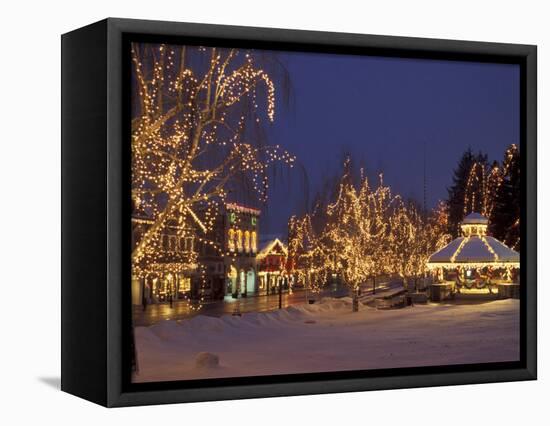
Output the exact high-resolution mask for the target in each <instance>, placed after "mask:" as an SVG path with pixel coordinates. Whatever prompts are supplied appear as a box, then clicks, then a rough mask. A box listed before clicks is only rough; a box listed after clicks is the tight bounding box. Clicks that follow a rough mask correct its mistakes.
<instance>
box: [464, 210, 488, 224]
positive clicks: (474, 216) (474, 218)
mask: <svg viewBox="0 0 550 426" xmlns="http://www.w3.org/2000/svg"><path fill="white" fill-rule="evenodd" d="M488 223H489V219H487V218H486V217H485V216H483V215H481V214H479V213H475V212H474V213H470V214H469V215H468V216H466V217H465V218H464V219H463V220H462V224H463V225H487V224H488Z"/></svg>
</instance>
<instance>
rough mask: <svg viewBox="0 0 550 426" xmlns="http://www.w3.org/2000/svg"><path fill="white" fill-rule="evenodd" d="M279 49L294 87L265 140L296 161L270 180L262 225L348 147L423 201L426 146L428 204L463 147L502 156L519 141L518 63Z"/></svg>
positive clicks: (330, 170)
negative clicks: (284, 173)
mask: <svg viewBox="0 0 550 426" xmlns="http://www.w3.org/2000/svg"><path fill="white" fill-rule="evenodd" d="M277 57H278V59H279V60H280V61H281V62H282V63H283V64H284V67H285V68H286V69H287V71H288V74H289V76H290V81H291V86H292V90H291V97H290V102H288V103H287V104H285V103H281V102H278V103H277V105H276V119H275V122H274V123H273V124H271V125H270V126H269V129H268V137H269V144H279V145H281V147H284V148H286V149H287V150H289V151H290V152H292V153H293V154H295V155H296V156H297V158H298V161H299V163H300V165H301V168H299V169H293V171H292V172H291V174H290V177H288V176H287V177H285V178H280V177H279V178H277V179H274V180H272V181H271V184H270V189H271V192H270V200H269V204H268V206H267V207H266V208H264V209H263V212H262V232H263V233H264V234H265V233H269V234H274V233H279V234H281V235H282V236H285V234H286V224H287V220H288V217H289V216H290V215H292V214H295V213H303V211H304V209H305V202H304V200H305V199H306V198H307V197H305V192H306V191H308V192H309V199H310V200H311V199H312V198H313V196H314V194H315V193H316V192H317V191H318V190H319V189H321V188H322V186H323V181H324V179H326V178H330V177H333V176H337V175H339V174H340V173H341V167H342V160H343V158H344V155H345V153H350V154H351V156H352V158H353V159H354V162H355V163H356V165H357V166H358V167H359V166H364V167H365V168H366V170H367V175H368V176H369V177H370V179H371V184H373V185H374V184H375V183H376V182H375V181H374V179H375V176H377V175H378V173H379V172H383V173H384V182H385V183H386V184H388V185H390V186H391V188H392V191H393V192H394V193H398V194H401V195H402V196H403V197H405V198H415V199H417V200H418V201H419V202H422V198H423V157H424V149H425V153H426V164H427V166H426V169H427V205H428V207H433V206H434V205H435V204H436V203H437V201H438V200H439V199H444V198H446V196H447V191H446V188H447V187H448V186H450V184H451V179H452V171H453V169H454V168H455V166H456V164H457V162H458V160H459V158H460V156H461V154H462V153H463V152H464V151H465V150H466V149H467V148H468V147H471V148H472V149H473V150H474V151H479V150H481V151H483V152H485V153H487V154H488V155H489V160H490V161H492V160H494V159H496V160H499V161H500V160H501V159H502V158H503V155H504V150H505V149H506V147H507V146H508V145H510V144H512V143H519V66H517V65H507V64H486V63H474V62H458V61H439V60H438V61H436V60H424V59H422V60H421V59H401V58H382V57H365V56H361V57H359V56H347V55H332V54H318V53H290V52H285V53H281V52H279V53H277ZM279 83H280V82H278V81H275V84H276V86H277V85H278V84H279ZM424 147H425V148H424ZM303 170H305V173H306V174H307V177H308V181H309V185H306V184H305V181H304V179H303Z"/></svg>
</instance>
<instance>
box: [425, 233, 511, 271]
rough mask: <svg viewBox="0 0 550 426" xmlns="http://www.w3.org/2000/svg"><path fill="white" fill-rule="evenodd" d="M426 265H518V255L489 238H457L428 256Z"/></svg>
mask: <svg viewBox="0 0 550 426" xmlns="http://www.w3.org/2000/svg"><path fill="white" fill-rule="evenodd" d="M428 263H458V264H461V263H462V264H464V263H487V264H490V263H495V264H497V263H498V264H500V263H519V253H518V252H517V251H514V250H512V249H511V248H510V247H508V246H506V245H505V244H503V243H501V242H500V241H499V240H497V239H496V238H493V237H489V236H477V235H474V236H470V237H459V238H456V239H455V240H453V241H451V242H450V243H449V244H447V245H446V246H445V247H443V248H442V249H441V250H439V251H437V252H435V253H434V254H432V255H431V256H430V259H429V260H428Z"/></svg>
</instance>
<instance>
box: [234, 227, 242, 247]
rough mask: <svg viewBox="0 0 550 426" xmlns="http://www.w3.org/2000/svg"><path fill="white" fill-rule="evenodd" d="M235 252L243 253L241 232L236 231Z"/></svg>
mask: <svg viewBox="0 0 550 426" xmlns="http://www.w3.org/2000/svg"><path fill="white" fill-rule="evenodd" d="M236 246H237V251H243V231H241V230H240V229H237V242H236Z"/></svg>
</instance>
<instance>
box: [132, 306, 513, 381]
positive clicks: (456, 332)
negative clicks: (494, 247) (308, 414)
mask: <svg viewBox="0 0 550 426" xmlns="http://www.w3.org/2000/svg"><path fill="white" fill-rule="evenodd" d="M135 336H136V344H137V349H138V362H139V374H138V375H136V376H135V378H134V380H135V381H136V382H147V381H164V380H188V379H201V378H217V377H236V376H255V375H272V374H288V373H307V372H321V371H341V370H357V369H361V370H364V369H377V368H394V367H412V366H429V365H445V364H464V363H483V362H497V361H515V360H518V359H519V301H517V300H511V299H509V300H500V301H492V302H487V303H483V304H458V305H457V304H428V305H415V306H414V307H408V308H404V309H398V310H376V309H374V308H370V307H367V306H363V305H361V306H360V311H359V312H355V313H353V312H351V299H349V298H342V299H323V300H322V301H321V303H317V304H314V305H302V306H298V307H289V308H287V309H284V310H281V311H274V312H267V313H249V314H244V315H243V316H242V317H238V316H223V317H221V318H214V317H207V316H202V315H199V316H196V317H194V318H192V319H188V320H182V321H163V322H160V323H158V324H155V325H153V326H150V327H137V328H136V330H135ZM201 352H208V353H211V354H214V355H217V356H218V357H219V365H218V366H215V365H214V366H213V365H212V363H210V364H209V365H199V364H201V363H200V362H199V363H197V361H196V360H197V355H198V354H199V353H201ZM201 357H204V354H202V355H201ZM201 357H199V358H201ZM214 358H215V357H214ZM214 364H215V362H214Z"/></svg>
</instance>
